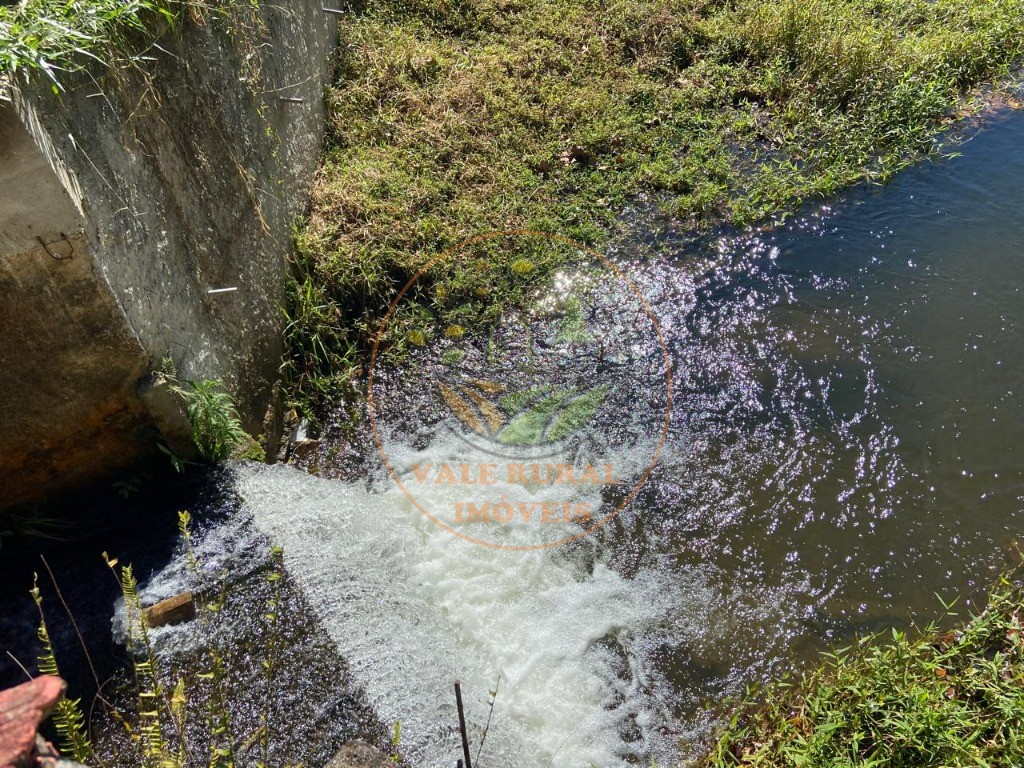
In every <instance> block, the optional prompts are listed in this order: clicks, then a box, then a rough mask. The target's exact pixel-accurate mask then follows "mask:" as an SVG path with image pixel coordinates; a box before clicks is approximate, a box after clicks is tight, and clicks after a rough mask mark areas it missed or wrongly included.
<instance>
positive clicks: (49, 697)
mask: <svg viewBox="0 0 1024 768" xmlns="http://www.w3.org/2000/svg"><path fill="white" fill-rule="evenodd" d="M66 690H67V684H66V683H65V682H64V681H63V680H61V679H60V678H59V677H54V676H53V675H42V676H40V677H37V678H35V679H34V680H32V681H30V682H27V683H22V684H21V685H18V686H15V687H14V688H8V689H7V690H5V691H0V768H23V767H27V766H31V765H33V764H34V763H35V757H36V731H38V730H39V726H40V724H41V723H42V722H43V721H44V720H45V719H46V718H47V717H49V716H50V712H52V711H53V708H54V707H55V706H56V705H57V702H58V701H60V700H61V698H62V697H63V696H64V691H66Z"/></svg>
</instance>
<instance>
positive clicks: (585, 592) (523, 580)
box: [234, 438, 666, 768]
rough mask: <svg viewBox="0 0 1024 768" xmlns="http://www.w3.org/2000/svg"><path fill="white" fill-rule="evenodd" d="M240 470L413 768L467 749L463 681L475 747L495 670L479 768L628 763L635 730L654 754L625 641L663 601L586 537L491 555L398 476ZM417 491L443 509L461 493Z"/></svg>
mask: <svg viewBox="0 0 1024 768" xmlns="http://www.w3.org/2000/svg"><path fill="white" fill-rule="evenodd" d="M451 440H454V438H451ZM439 450H440V451H441V454H442V455H449V454H452V452H453V451H457V450H464V448H460V449H456V448H453V446H452V445H451V444H447V445H442V446H440V447H439V446H438V444H437V442H436V441H435V444H434V445H432V446H431V447H430V449H429V453H430V456H432V457H433V458H434V459H435V460H436V458H437V456H438V451H439ZM395 452H396V453H398V451H397V450H396V451H395ZM424 455H426V454H424ZM414 458H415V456H414V455H411V454H409V455H405V456H402V457H401V459H402V460H403V461H410V460H412V459H414ZM628 463H629V462H624V463H623V464H622V467H623V469H624V470H625V469H628V466H627V465H628ZM234 471H235V473H236V476H237V487H238V490H239V492H240V494H241V496H242V497H243V499H244V502H245V504H246V506H247V507H248V508H249V509H250V510H251V511H252V512H253V514H254V517H255V520H256V524H257V525H258V526H259V527H260V528H261V529H262V530H263V531H265V532H266V533H267V534H268V535H269V536H270V537H271V538H272V539H273V540H274V541H275V542H276V543H278V544H281V545H282V546H283V547H284V551H285V560H286V564H287V567H288V570H289V571H290V572H291V573H292V575H293V576H294V577H295V578H296V579H297V580H298V582H299V584H300V585H301V586H302V587H303V590H304V592H305V594H306V597H307V599H309V600H310V602H311V604H312V606H313V608H314V610H315V611H316V613H317V614H318V615H319V616H320V617H321V618H322V620H323V621H324V625H325V628H326V630H327V632H328V633H329V634H330V636H331V638H332V639H333V640H334V642H335V643H337V645H338V647H339V649H340V650H341V652H342V654H343V655H344V656H345V657H346V658H347V660H348V661H349V663H350V664H351V666H352V672H353V676H354V678H355V679H356V680H357V681H358V683H359V684H360V685H361V686H362V687H363V688H364V689H365V691H366V693H367V695H368V697H369V699H370V701H371V703H372V704H373V706H374V707H375V709H376V710H377V712H378V713H379V714H380V716H381V718H382V719H383V720H384V721H385V722H387V723H391V722H393V721H400V722H401V724H402V734H403V738H402V746H403V753H404V754H405V755H406V757H407V758H408V759H409V760H410V761H411V762H412V763H413V764H415V765H417V766H423V768H433V767H435V766H451V765H452V764H453V762H454V760H455V759H456V757H458V756H460V754H461V752H460V748H459V741H458V736H457V731H456V724H457V720H456V714H455V705H454V694H453V690H452V683H453V681H454V680H455V679H456V678H458V679H461V680H462V683H463V689H464V696H465V697H466V706H467V709H468V715H469V718H470V720H471V723H472V728H471V737H472V739H473V742H474V744H479V742H480V736H481V733H482V730H483V725H484V722H485V720H486V718H487V700H488V690H490V689H493V688H494V685H495V681H496V679H497V678H498V677H499V675H500V678H501V683H500V688H499V692H498V696H497V700H496V703H495V706H494V713H493V718H492V722H491V726H490V729H489V732H488V735H487V740H486V745H485V747H484V755H483V758H482V760H481V763H482V764H486V765H487V766H490V767H493V768H503V767H504V766H509V767H511V766H523V765H530V766H549V765H550V766H564V767H565V768H569V767H570V766H571V767H572V768H577V767H580V766H582V767H583V768H586V767H587V766H591V765H594V766H600V767H601V768H610V767H611V766H618V765H624V764H625V759H626V756H627V754H628V753H629V752H630V751H631V747H630V745H629V744H627V743H626V742H625V741H624V740H623V732H624V731H623V726H624V725H625V724H626V723H627V722H629V721H632V722H635V723H637V724H639V725H640V726H641V728H640V730H641V732H642V733H641V736H640V741H641V743H640V744H633V745H632V746H633V747H639V749H640V750H641V751H643V750H644V749H646V744H644V743H643V742H644V741H646V740H647V738H648V736H647V735H646V734H647V732H648V730H649V729H645V727H644V726H649V725H650V720H651V714H650V712H649V710H648V705H647V703H646V702H645V700H644V697H643V696H642V695H641V693H640V692H639V688H640V686H639V684H638V682H637V680H639V679H641V678H642V674H638V673H637V670H636V669H631V667H633V666H634V665H635V664H636V663H637V658H638V657H637V655H636V654H635V653H633V652H632V651H631V646H632V644H633V643H634V642H635V640H636V638H637V636H638V634H639V633H640V632H642V630H643V629H644V627H647V626H650V625H652V624H653V623H654V622H656V621H658V619H659V616H663V615H664V613H665V608H666V606H665V605H664V601H663V600H661V599H660V598H659V591H658V590H656V589H650V588H648V586H646V585H645V583H644V581H643V580H642V579H640V580H636V579H634V580H627V579H624V578H623V577H622V576H620V575H619V574H618V573H616V572H615V571H614V570H612V569H611V568H609V567H607V566H606V565H605V564H604V563H603V558H602V555H601V553H600V552H599V551H598V550H596V549H595V547H596V544H595V543H594V540H593V539H592V538H588V539H585V540H584V543H583V545H582V546H580V547H577V548H576V549H575V550H574V552H573V553H569V552H567V551H566V550H565V549H564V548H562V549H559V548H555V549H543V550H532V551H507V550H500V549H494V548H490V547H484V546H481V545H479V544H474V543H471V542H467V541H463V540H461V539H459V538H457V537H455V536H453V535H452V534H451V533H450V532H448V531H446V530H443V529H442V528H440V527H439V526H437V525H434V524H433V523H431V522H430V521H429V520H427V519H426V518H424V516H423V515H422V514H420V513H419V512H418V511H417V510H416V509H415V508H414V507H413V505H412V502H411V501H410V500H409V499H408V498H406V497H405V496H404V495H403V494H402V493H401V492H399V491H398V490H397V489H394V490H391V489H393V488H394V486H393V484H391V483H378V485H380V486H381V487H383V488H388V489H389V490H385V491H383V492H374V491H369V490H366V488H365V486H362V485H356V484H348V483H342V482H339V481H330V480H322V479H318V478H315V477H311V476H309V475H306V474H303V473H301V472H298V471H296V470H293V469H291V468H289V467H284V466H274V467H263V466H259V465H253V464H245V465H239V466H237V467H236V468H235V470H234ZM423 492H424V493H431V492H432V493H436V494H438V496H437V497H434V498H431V499H428V500H427V502H426V503H430V502H431V501H433V502H437V503H447V501H449V500H450V499H449V498H448V497H449V496H450V495H451V494H452V493H454V492H455V491H453V490H452V488H450V487H441V486H439V487H437V488H436V489H435V490H433V491H430V490H429V489H424V490H423ZM580 493H581V494H584V495H585V494H587V493H588V491H586V490H585V489H580Z"/></svg>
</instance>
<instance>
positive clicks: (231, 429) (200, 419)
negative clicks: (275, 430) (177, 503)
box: [164, 374, 250, 462]
mask: <svg viewBox="0 0 1024 768" xmlns="http://www.w3.org/2000/svg"><path fill="white" fill-rule="evenodd" d="M164 381H165V382H166V384H167V386H168V387H170V389H171V391H172V392H174V393H175V394H176V395H178V396H179V397H180V398H181V399H182V401H183V403H184V405H185V414H186V416H187V417H188V421H189V424H191V425H192V439H193V441H194V442H195V445H196V449H197V450H198V451H199V454H200V455H201V456H202V457H203V458H204V459H206V460H207V461H209V462H218V461H224V460H225V459H227V458H229V457H230V456H231V452H232V451H233V450H234V449H235V448H237V447H238V446H240V445H242V444H243V443H244V442H246V441H247V440H249V439H250V438H249V435H248V434H246V432H245V430H244V429H242V422H241V420H240V419H239V417H238V411H237V409H236V407H235V400H234V398H233V397H232V396H231V395H230V394H229V393H228V392H226V391H224V388H223V384H221V383H220V382H219V381H216V380H213V379H207V380H205V381H188V382H185V383H184V384H182V383H179V382H178V381H177V380H176V379H175V378H173V377H172V376H171V375H170V374H164ZM164 452H165V453H168V455H171V454H170V452H169V450H165V451H164ZM172 460H173V456H172ZM179 461H180V459H179Z"/></svg>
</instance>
